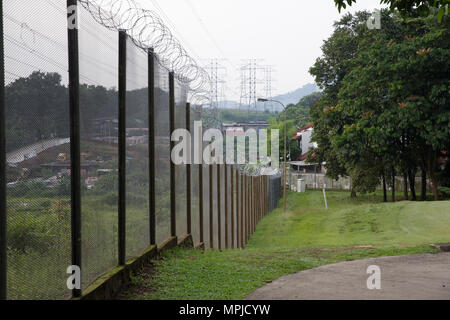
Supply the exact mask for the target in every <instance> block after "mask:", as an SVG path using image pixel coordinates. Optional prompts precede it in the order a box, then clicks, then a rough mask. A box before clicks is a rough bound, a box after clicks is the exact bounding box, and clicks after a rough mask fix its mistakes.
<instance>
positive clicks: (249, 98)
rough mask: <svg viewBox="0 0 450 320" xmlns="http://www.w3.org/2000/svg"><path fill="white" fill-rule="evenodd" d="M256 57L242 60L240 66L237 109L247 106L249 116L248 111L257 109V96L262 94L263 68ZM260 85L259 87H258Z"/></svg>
mask: <svg viewBox="0 0 450 320" xmlns="http://www.w3.org/2000/svg"><path fill="white" fill-rule="evenodd" d="M259 61H260V60H258V59H250V60H246V61H244V62H243V64H242V65H241V68H240V73H241V79H240V92H241V97H240V101H239V109H243V108H247V111H248V115H249V117H250V111H251V110H253V111H255V112H257V111H258V103H257V101H258V98H259V97H260V95H261V96H262V95H264V92H263V90H262V88H263V86H262V85H264V83H265V80H264V70H265V68H264V67H263V66H261V65H260V64H259ZM260 86H261V87H260Z"/></svg>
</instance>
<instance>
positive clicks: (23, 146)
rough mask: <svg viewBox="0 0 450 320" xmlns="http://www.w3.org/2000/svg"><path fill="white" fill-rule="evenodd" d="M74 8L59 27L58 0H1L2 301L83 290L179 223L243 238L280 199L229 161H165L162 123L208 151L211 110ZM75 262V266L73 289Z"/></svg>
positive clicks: (167, 146)
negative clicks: (72, 25)
mask: <svg viewBox="0 0 450 320" xmlns="http://www.w3.org/2000/svg"><path fill="white" fill-rule="evenodd" d="M72 3H76V2H75V1H72ZM78 13H79V15H80V16H81V17H82V18H81V22H82V23H80V25H79V27H78V29H76V30H75V31H73V30H69V36H68V32H67V6H66V3H65V2H62V1H57V0H36V1H33V2H30V1H25V0H7V1H3V16H2V18H3V26H4V32H3V37H4V57H3V58H4V67H5V73H4V76H5V83H4V90H5V99H4V101H2V103H1V108H4V111H5V124H6V125H5V130H4V131H5V138H6V148H3V149H1V150H0V152H1V153H3V155H5V158H6V160H7V164H6V169H5V170H3V171H1V172H0V175H1V178H2V179H0V180H2V181H3V180H4V181H5V184H7V186H6V187H7V192H6V196H7V197H6V199H7V201H6V207H7V210H6V239H7V243H6V246H2V247H1V248H0V250H1V251H2V252H1V253H2V255H0V259H3V258H2V257H6V258H7V259H6V261H7V264H6V265H5V264H4V263H3V262H5V261H4V260H3V261H0V262H2V263H0V266H3V265H4V267H1V268H0V269H1V270H0V274H5V275H6V276H7V279H6V280H7V281H2V282H0V289H2V290H1V291H0V293H1V292H5V291H6V297H4V295H3V294H2V295H1V296H0V298H8V299H12V300H16V299H68V298H70V297H71V296H72V295H73V296H79V295H80V294H81V293H82V292H85V291H86V290H87V289H88V287H89V286H90V285H91V284H92V283H93V282H94V281H95V280H96V279H98V278H99V277H100V276H101V275H104V274H105V273H107V272H108V271H109V270H111V269H113V268H115V267H116V266H118V265H124V264H125V263H126V261H127V260H130V259H133V258H135V257H136V256H138V255H140V254H141V253H142V252H144V251H145V250H146V249H148V248H149V247H150V246H152V245H159V244H161V243H162V242H164V241H165V240H167V239H169V238H170V237H174V236H182V235H184V234H188V233H189V234H190V235H191V236H192V238H193V242H194V244H195V245H196V246H199V247H204V248H207V249H209V248H210V249H225V248H242V247H244V246H245V245H246V243H247V241H248V239H249V234H251V233H253V231H254V230H255V227H256V225H257V223H258V221H259V220H260V219H262V218H263V217H264V215H266V214H267V213H269V212H270V211H271V210H272V209H274V208H275V207H276V202H277V199H278V198H279V187H280V180H279V179H278V178H272V177H265V176H261V175H258V176H252V177H251V176H250V175H249V174H248V173H246V172H244V171H242V170H240V168H239V167H238V166H233V165H228V164H226V165H225V164H213V165H208V164H205V163H201V164H199V163H182V164H177V165H174V163H173V162H171V150H172V149H171V148H173V147H174V142H171V131H172V130H171V129H186V128H188V129H191V130H189V131H190V132H191V134H192V135H191V138H192V140H191V142H192V141H194V140H193V139H197V140H196V141H197V142H198V143H199V145H200V146H202V147H203V148H202V149H204V148H205V147H206V145H207V143H206V142H204V141H203V139H202V137H201V136H200V137H196V136H195V135H194V132H193V127H194V121H200V120H203V118H204V114H207V113H208V114H211V110H205V109H202V108H201V106H198V105H195V106H194V105H193V106H191V105H190V104H189V103H188V101H187V100H188V99H187V93H188V84H187V83H186V82H184V81H182V79H181V77H177V75H175V74H174V73H173V72H170V71H169V70H167V69H166V68H165V67H163V65H162V64H161V63H160V62H161V59H160V57H159V56H158V55H156V54H154V53H153V52H152V51H151V50H149V51H148V52H147V51H145V50H144V49H142V48H141V47H138V46H137V45H136V43H135V41H133V39H132V38H130V37H129V36H128V35H127V34H126V33H125V31H120V32H119V31H117V30H114V29H111V28H106V27H104V26H103V25H100V24H99V23H98V22H97V20H95V19H94V17H93V16H92V14H91V12H89V11H87V10H86V9H84V7H82V6H78ZM49 17H51V20H52V23H48V21H47V20H48V19H49ZM75 35H76V36H75ZM68 70H69V71H68ZM214 125H217V123H215V122H211V123H209V124H208V123H207V124H206V125H205V128H204V129H206V128H210V127H212V126H214ZM2 134H3V133H2V132H0V135H2ZM191 142H190V143H191ZM187 147H188V148H189V150H190V151H191V153H192V154H193V151H194V149H193V148H194V145H193V143H191V144H189V143H188V145H187ZM186 150H187V149H186ZM186 150H184V151H183V152H185V151H186ZM188 153H189V152H188ZM183 155H184V154H183ZM276 190H278V193H277V192H276ZM2 214H4V213H3V212H2ZM78 263H79V264H80V265H78ZM71 265H76V266H79V267H81V275H82V276H81V282H82V285H81V288H79V289H78V288H77V289H76V290H73V291H72V289H69V288H68V287H67V279H68V277H69V274H68V273H67V269H68V267H69V266H71ZM0 279H2V278H1V277H0ZM77 290H78V291H77Z"/></svg>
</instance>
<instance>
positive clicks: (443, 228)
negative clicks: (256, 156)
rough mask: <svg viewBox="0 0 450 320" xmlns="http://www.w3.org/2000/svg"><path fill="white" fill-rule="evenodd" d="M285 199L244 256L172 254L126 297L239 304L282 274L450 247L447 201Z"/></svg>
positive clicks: (316, 195)
mask: <svg viewBox="0 0 450 320" xmlns="http://www.w3.org/2000/svg"><path fill="white" fill-rule="evenodd" d="M327 199H328V207H329V209H328V210H325V208H324V202H323V195H322V192H320V191H308V192H306V193H304V194H296V193H289V194H288V203H287V211H286V213H284V212H283V210H282V209H277V210H275V211H274V212H272V213H271V214H270V215H268V216H266V217H265V218H264V219H263V220H262V221H261V222H260V223H259V225H258V227H257V230H256V232H255V233H254V234H253V235H252V237H251V239H250V242H249V243H248V245H247V247H246V248H245V249H243V250H223V251H222V252H219V251H205V252H203V251H200V250H186V249H175V250H172V251H168V252H165V253H163V255H162V258H161V259H160V260H157V261H155V263H154V266H153V269H154V270H153V272H152V273H151V274H150V273H145V272H144V273H142V274H139V275H136V276H134V277H133V284H134V285H133V286H132V287H131V288H130V289H129V290H128V291H127V292H124V293H123V295H122V298H125V299H199V300H208V299H243V298H245V297H246V296H248V295H249V294H250V293H251V292H253V291H254V290H256V289H257V288H259V287H261V286H263V285H265V284H266V283H268V282H270V281H272V280H275V279H277V278H279V277H281V276H283V275H286V274H290V273H294V272H298V271H301V270H304V269H308V268H314V267H317V266H320V265H324V264H329V263H334V262H339V261H348V260H356V259H364V258H369V257H379V256H389V255H401V254H415V253H433V252H436V250H435V249H433V248H432V247H430V244H431V243H444V242H450V202H449V201H442V202H408V201H401V202H396V203H382V202H381V196H380V195H379V194H372V195H365V196H359V197H358V198H356V199H351V198H350V197H349V193H348V192H340V191H332V192H328V193H327Z"/></svg>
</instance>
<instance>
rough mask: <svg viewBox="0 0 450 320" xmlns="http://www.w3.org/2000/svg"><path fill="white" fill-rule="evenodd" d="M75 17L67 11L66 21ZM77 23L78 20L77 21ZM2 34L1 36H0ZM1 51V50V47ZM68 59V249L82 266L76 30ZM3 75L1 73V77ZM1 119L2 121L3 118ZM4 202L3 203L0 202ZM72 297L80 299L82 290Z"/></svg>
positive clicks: (70, 40) (69, 3)
mask: <svg viewBox="0 0 450 320" xmlns="http://www.w3.org/2000/svg"><path fill="white" fill-rule="evenodd" d="M76 5H77V1H76V0H67V8H68V9H69V8H74V6H76ZM73 14H77V12H76V11H75V12H73V11H70V10H68V12H67V17H68V18H70V17H71V15H73ZM76 19H78V17H76ZM2 34H3V33H2ZM2 48H3V46H2ZM68 55H69V63H68V66H69V115H70V117H69V118H70V120H69V121H70V159H71V160H70V197H71V246H72V248H71V249H72V265H74V266H78V267H79V268H80V270H82V266H81V158H80V69H79V67H80V65H79V53H78V30H77V29H76V28H68ZM2 74H3V73H2ZM2 118H3V117H2ZM1 202H3V201H1ZM72 296H73V297H75V298H78V297H81V288H80V289H74V290H73V291H72Z"/></svg>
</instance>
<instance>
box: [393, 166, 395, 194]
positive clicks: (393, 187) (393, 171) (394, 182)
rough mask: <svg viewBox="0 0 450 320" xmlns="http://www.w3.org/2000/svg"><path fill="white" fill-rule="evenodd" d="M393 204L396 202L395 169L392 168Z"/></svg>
mask: <svg viewBox="0 0 450 320" xmlns="http://www.w3.org/2000/svg"><path fill="white" fill-rule="evenodd" d="M392 202H395V168H394V166H392Z"/></svg>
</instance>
